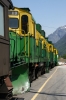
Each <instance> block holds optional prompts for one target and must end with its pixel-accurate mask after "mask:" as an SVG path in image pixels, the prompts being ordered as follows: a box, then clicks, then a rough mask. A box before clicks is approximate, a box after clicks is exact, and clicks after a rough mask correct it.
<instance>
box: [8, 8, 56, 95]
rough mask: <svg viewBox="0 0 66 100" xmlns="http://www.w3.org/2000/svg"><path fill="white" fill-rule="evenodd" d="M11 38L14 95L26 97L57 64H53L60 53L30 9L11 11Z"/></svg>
mask: <svg viewBox="0 0 66 100" xmlns="http://www.w3.org/2000/svg"><path fill="white" fill-rule="evenodd" d="M9 37H10V62H11V69H12V77H11V79H12V84H13V87H14V89H13V94H18V93H23V92H25V91H27V90H28V89H29V88H30V83H31V82H32V81H33V80H34V79H36V78H38V76H40V75H41V74H44V73H45V72H49V68H50V66H52V63H53V64H54V63H55V61H56V64H57V60H53V57H55V56H56V55H57V53H54V48H53V44H52V43H49V41H48V39H47V38H46V37H45V32H44V31H43V30H42V28H41V25H40V24H36V21H35V20H34V18H33V16H32V14H31V13H30V9H29V8H17V7H15V8H14V10H9ZM50 49H51V50H50ZM51 53H52V58H51V57H50V56H51ZM53 53H54V55H53ZM54 59H57V57H55V58H54Z"/></svg>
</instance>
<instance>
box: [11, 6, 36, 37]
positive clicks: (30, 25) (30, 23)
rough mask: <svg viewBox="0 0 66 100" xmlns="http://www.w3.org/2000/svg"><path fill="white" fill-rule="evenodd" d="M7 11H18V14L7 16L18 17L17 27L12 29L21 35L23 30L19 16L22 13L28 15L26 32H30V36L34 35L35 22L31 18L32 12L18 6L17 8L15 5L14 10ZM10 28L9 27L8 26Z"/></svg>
mask: <svg viewBox="0 0 66 100" xmlns="http://www.w3.org/2000/svg"><path fill="white" fill-rule="evenodd" d="M9 11H18V15H16V16H15V15H9V18H18V20H19V27H18V29H12V31H15V32H16V33H18V34H19V35H21V36H24V34H23V30H22V28H21V24H22V23H21V17H22V15H27V16H28V24H27V27H28V32H29V33H30V35H31V36H34V35H35V30H34V28H35V22H34V21H33V19H32V14H31V13H30V12H27V11H26V10H23V9H20V8H17V7H15V8H14V10H9ZM9 30H10V28H9ZM28 35H29V34H28V33H27V34H25V36H28Z"/></svg>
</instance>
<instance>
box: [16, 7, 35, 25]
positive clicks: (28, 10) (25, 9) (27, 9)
mask: <svg viewBox="0 0 66 100" xmlns="http://www.w3.org/2000/svg"><path fill="white" fill-rule="evenodd" d="M15 8H18V7H15ZM18 9H21V10H24V11H26V12H28V13H30V9H29V8H28V7H27V8H25V7H24V8H18ZM30 14H31V13H30ZM31 15H32V14H31ZM32 20H33V21H34V22H35V23H36V21H35V19H34V17H33V15H32Z"/></svg>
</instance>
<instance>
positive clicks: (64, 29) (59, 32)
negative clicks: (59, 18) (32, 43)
mask: <svg viewBox="0 0 66 100" xmlns="http://www.w3.org/2000/svg"><path fill="white" fill-rule="evenodd" d="M65 34H66V25H64V26H61V27H59V28H57V29H56V31H54V32H53V33H52V34H50V35H49V36H48V40H49V41H52V42H53V43H56V42H58V41H59V40H60V39H61V38H62V37H63V36H64V35H65Z"/></svg>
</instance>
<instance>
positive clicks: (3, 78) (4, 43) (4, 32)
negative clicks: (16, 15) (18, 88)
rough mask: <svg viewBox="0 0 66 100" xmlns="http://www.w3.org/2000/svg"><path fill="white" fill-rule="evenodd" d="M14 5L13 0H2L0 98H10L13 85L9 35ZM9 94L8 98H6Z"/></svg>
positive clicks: (0, 1)
mask: <svg viewBox="0 0 66 100" xmlns="http://www.w3.org/2000/svg"><path fill="white" fill-rule="evenodd" d="M12 7H13V5H12V2H11V0H0V100H2V99H4V100H6V99H7V100H8V98H9V96H7V95H8V92H9V91H10V90H11V92H12V85H11V81H10V79H9V70H10V68H9V67H10V61H9V35H8V33H9V32H8V9H11V8H12ZM6 96H7V98H6Z"/></svg>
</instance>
